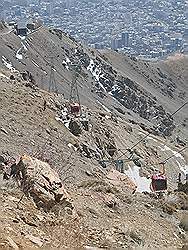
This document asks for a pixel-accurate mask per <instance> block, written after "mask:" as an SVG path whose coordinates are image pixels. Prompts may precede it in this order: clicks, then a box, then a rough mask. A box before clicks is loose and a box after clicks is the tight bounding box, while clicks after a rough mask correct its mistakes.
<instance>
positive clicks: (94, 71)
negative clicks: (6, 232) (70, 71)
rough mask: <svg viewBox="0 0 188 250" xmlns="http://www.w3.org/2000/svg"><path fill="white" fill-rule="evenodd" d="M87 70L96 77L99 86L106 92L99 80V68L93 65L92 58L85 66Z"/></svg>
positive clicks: (100, 75)
mask: <svg viewBox="0 0 188 250" xmlns="http://www.w3.org/2000/svg"><path fill="white" fill-rule="evenodd" d="M87 70H88V71H90V72H91V74H92V75H93V77H94V78H95V79H96V81H97V82H98V83H99V85H100V87H101V88H102V89H103V90H104V91H105V92H106V89H105V87H104V86H103V85H102V83H101V82H100V77H102V76H103V75H102V74H101V69H100V68H99V67H98V66H96V65H95V63H94V61H93V59H91V60H90V63H89V66H88V67H87Z"/></svg>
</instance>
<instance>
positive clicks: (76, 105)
mask: <svg viewBox="0 0 188 250" xmlns="http://www.w3.org/2000/svg"><path fill="white" fill-rule="evenodd" d="M70 111H71V114H79V113H80V104H79V103H73V104H71V105H70Z"/></svg>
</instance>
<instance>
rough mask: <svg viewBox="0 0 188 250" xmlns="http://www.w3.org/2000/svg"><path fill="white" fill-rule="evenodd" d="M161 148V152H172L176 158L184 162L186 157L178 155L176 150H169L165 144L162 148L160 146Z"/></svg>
mask: <svg viewBox="0 0 188 250" xmlns="http://www.w3.org/2000/svg"><path fill="white" fill-rule="evenodd" d="M159 148H160V149H161V151H163V152H164V151H170V152H172V153H173V154H174V156H175V157H176V158H181V159H182V160H184V157H183V156H182V155H181V154H180V153H178V152H177V151H174V150H172V149H171V148H169V147H168V146H166V145H164V144H162V147H161V146H159Z"/></svg>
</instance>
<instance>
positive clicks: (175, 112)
mask: <svg viewBox="0 0 188 250" xmlns="http://www.w3.org/2000/svg"><path fill="white" fill-rule="evenodd" d="M187 104H188V102H186V103H184V104H183V105H182V106H180V107H179V108H178V109H177V110H175V111H174V113H172V114H171V116H174V115H175V114H177V113H178V112H179V111H180V110H181V109H182V108H184V107H185V106H186V105H187ZM161 124H162V121H161V123H159V124H158V125H157V127H156V128H155V131H156V129H157V128H158V127H160V126H161ZM151 134H152V132H149V133H148V134H147V135H145V136H144V137H143V138H142V139H140V140H139V141H138V142H137V143H136V144H134V145H133V146H132V147H131V148H130V150H132V149H133V148H135V147H136V146H137V145H138V144H140V143H141V142H142V141H144V140H145V139H146V138H147V137H148V136H149V135H151ZM126 151H128V150H127V149H126ZM124 155H125V156H126V153H124V154H122V155H121V156H119V157H118V159H120V158H121V157H122V156H124ZM118 159H117V160H118Z"/></svg>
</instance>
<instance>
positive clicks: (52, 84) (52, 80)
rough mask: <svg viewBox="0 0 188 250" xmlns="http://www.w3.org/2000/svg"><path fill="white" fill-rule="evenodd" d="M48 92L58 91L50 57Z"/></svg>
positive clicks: (52, 59) (52, 60)
mask: <svg viewBox="0 0 188 250" xmlns="http://www.w3.org/2000/svg"><path fill="white" fill-rule="evenodd" d="M48 91H49V92H51V91H52V92H55V93H57V92H58V89H57V84H56V81H55V68H54V58H53V57H51V65H50V80H49V86H48Z"/></svg>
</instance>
